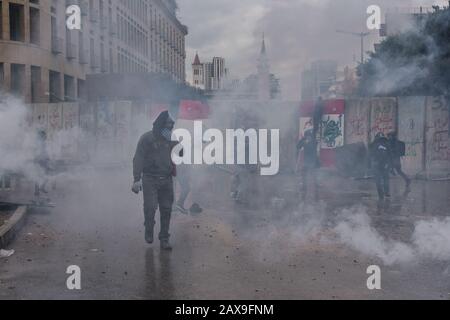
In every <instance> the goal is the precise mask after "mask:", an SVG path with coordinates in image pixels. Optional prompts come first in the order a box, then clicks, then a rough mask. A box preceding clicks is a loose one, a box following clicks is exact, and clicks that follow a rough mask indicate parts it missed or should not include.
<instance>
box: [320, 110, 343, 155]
mask: <svg viewBox="0 0 450 320" xmlns="http://www.w3.org/2000/svg"><path fill="white" fill-rule="evenodd" d="M343 129H344V115H343V114H328V115H325V116H323V118H322V145H321V147H322V149H334V148H337V147H342V146H343V145H344V134H343Z"/></svg>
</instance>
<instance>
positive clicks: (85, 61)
mask: <svg viewBox="0 0 450 320" xmlns="http://www.w3.org/2000/svg"><path fill="white" fill-rule="evenodd" d="M79 55H80V57H79V61H80V64H89V60H88V53H87V51H86V50H80V52H79Z"/></svg>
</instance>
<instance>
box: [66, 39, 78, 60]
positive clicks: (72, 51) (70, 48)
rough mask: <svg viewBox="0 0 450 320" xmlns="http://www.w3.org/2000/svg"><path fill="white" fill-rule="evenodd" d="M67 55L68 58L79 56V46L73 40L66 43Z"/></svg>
mask: <svg viewBox="0 0 450 320" xmlns="http://www.w3.org/2000/svg"><path fill="white" fill-rule="evenodd" d="M66 56H67V58H68V59H75V58H76V57H77V46H76V45H75V44H73V43H71V42H67V43H66Z"/></svg>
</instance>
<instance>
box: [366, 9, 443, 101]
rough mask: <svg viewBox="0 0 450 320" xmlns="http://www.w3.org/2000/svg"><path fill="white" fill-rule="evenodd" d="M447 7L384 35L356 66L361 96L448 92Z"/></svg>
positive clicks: (438, 93) (418, 17) (416, 18)
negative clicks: (359, 64)
mask: <svg viewBox="0 0 450 320" xmlns="http://www.w3.org/2000/svg"><path fill="white" fill-rule="evenodd" d="M449 39H450V9H449V8H445V9H442V10H441V9H436V8H435V11H434V12H432V13H429V14H427V15H418V16H415V21H414V27H413V28H411V29H410V30H408V31H406V32H403V33H400V34H397V35H393V36H389V37H387V38H386V39H385V40H384V41H383V42H382V43H381V44H380V45H379V47H378V48H377V50H376V52H374V53H371V55H370V58H369V59H368V61H367V62H366V63H365V64H363V65H361V66H360V67H359V70H358V72H359V74H360V75H361V81H360V84H359V94H360V95H363V96H381V95H383V96H387V95H393V96H394V95H395V96H403V95H447V94H449V93H450V41H449Z"/></svg>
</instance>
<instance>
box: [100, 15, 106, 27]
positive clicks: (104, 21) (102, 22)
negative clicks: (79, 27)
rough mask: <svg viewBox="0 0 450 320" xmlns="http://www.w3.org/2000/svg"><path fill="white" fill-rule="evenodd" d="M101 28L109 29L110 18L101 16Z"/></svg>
mask: <svg viewBox="0 0 450 320" xmlns="http://www.w3.org/2000/svg"><path fill="white" fill-rule="evenodd" d="M100 28H101V29H107V28H108V20H106V17H104V16H101V17H100Z"/></svg>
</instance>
